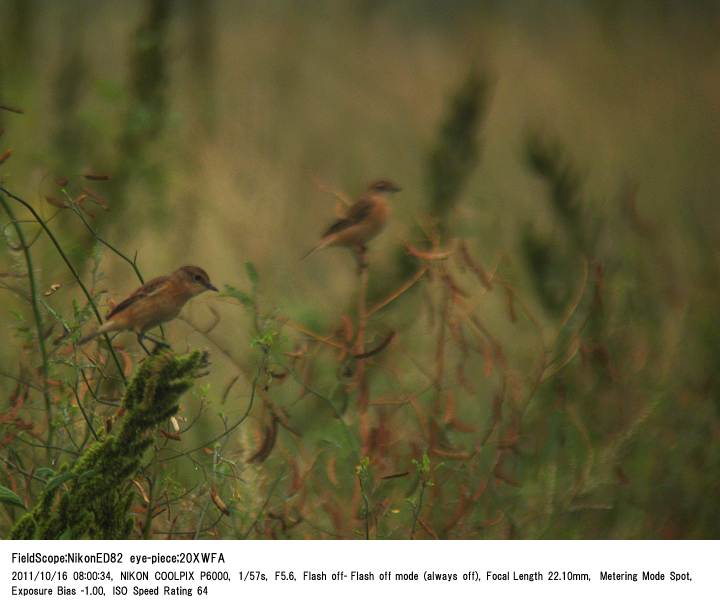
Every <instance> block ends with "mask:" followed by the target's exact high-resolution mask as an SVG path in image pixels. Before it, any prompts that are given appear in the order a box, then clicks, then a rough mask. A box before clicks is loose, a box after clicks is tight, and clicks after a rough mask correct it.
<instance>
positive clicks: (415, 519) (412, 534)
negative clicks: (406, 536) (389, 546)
mask: <svg viewBox="0 0 720 609" xmlns="http://www.w3.org/2000/svg"><path fill="white" fill-rule="evenodd" d="M426 486H427V480H425V477H424V476H423V479H422V486H421V487H420V496H419V497H418V501H417V507H416V508H415V510H414V512H415V513H414V514H413V523H412V530H411V531H410V539H415V529H416V528H417V523H418V519H419V518H420V511H421V510H422V506H423V499H424V497H425V487H426Z"/></svg>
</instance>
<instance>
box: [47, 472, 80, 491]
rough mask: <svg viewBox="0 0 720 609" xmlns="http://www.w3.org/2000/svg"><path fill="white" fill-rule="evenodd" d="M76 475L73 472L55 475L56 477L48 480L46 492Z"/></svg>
mask: <svg viewBox="0 0 720 609" xmlns="http://www.w3.org/2000/svg"><path fill="white" fill-rule="evenodd" d="M74 477H75V474H74V473H73V472H65V473H64V474H60V475H58V476H55V477H54V478H51V479H50V480H48V483H47V485H46V486H45V492H48V491H51V490H53V489H54V488H55V487H57V486H60V485H61V484H62V483H63V482H67V481H68V480H71V479H72V478H74Z"/></svg>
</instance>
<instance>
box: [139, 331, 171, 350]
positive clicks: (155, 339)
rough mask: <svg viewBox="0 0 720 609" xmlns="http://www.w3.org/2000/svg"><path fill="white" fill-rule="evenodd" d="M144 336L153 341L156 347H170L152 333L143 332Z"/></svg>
mask: <svg viewBox="0 0 720 609" xmlns="http://www.w3.org/2000/svg"><path fill="white" fill-rule="evenodd" d="M143 336H144V337H145V338H147V339H149V340H151V341H152V342H154V343H155V344H156V345H157V346H158V347H163V348H164V349H170V345H169V344H168V343H166V342H165V341H164V340H162V339H160V338H155V337H154V336H153V335H152V334H144V335H143Z"/></svg>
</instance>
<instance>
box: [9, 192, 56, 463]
mask: <svg viewBox="0 0 720 609" xmlns="http://www.w3.org/2000/svg"><path fill="white" fill-rule="evenodd" d="M0 204H2V206H3V209H4V210H5V213H7V215H8V216H9V217H10V221H11V222H12V224H13V226H14V227H15V232H16V233H17V236H18V240H19V241H20V247H21V249H22V251H23V255H24V256H25V266H26V267H27V272H28V281H29V283H30V302H31V304H32V310H33V316H34V317H35V327H36V331H37V340H38V346H39V347H40V358H41V360H42V364H41V366H42V376H43V378H42V394H43V400H44V402H45V421H46V424H47V428H48V431H47V447H46V450H47V460H48V462H50V460H51V457H52V449H51V448H50V447H51V446H52V443H53V435H54V430H53V425H52V402H51V401H50V392H49V390H48V377H49V375H50V367H49V365H48V355H47V349H46V347H45V331H44V329H43V323H42V315H41V314H40V306H39V305H38V291H37V285H35V269H34V267H33V263H32V256H31V255H30V247H29V246H28V244H27V241H26V240H25V234H24V233H23V232H22V229H21V228H20V225H19V224H18V221H17V218H16V217H15V214H14V213H13V211H12V209H11V207H10V206H9V205H8V203H7V201H6V200H5V197H3V196H2V195H1V194H0Z"/></svg>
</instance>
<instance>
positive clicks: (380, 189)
mask: <svg viewBox="0 0 720 609" xmlns="http://www.w3.org/2000/svg"><path fill="white" fill-rule="evenodd" d="M400 190H402V189H401V188H400V187H399V186H398V185H397V184H395V183H394V182H393V181H391V180H375V181H373V182H371V183H370V184H369V185H368V187H367V191H366V192H365V194H364V195H363V196H362V197H360V198H359V199H358V200H357V201H356V202H355V203H353V205H351V206H350V207H349V208H348V210H347V211H346V212H345V216H344V217H343V218H340V219H338V220H336V221H335V222H333V223H332V224H331V225H330V226H328V228H327V229H326V230H325V232H324V233H323V234H322V236H321V237H320V241H318V243H317V244H316V245H315V246H314V247H313V248H312V249H311V250H310V251H309V252H307V253H306V254H305V255H304V256H303V257H302V258H301V260H302V259H305V258H307V257H308V256H309V255H310V254H312V253H314V252H317V251H318V250H321V249H324V248H326V247H329V246H331V245H337V246H344V247H351V248H353V249H354V250H355V252H356V254H358V255H359V256H362V254H363V253H364V252H365V247H366V245H367V242H368V241H370V240H371V239H372V238H374V237H376V236H377V235H378V233H380V231H381V230H382V229H383V228H384V226H385V223H386V221H387V218H388V214H389V212H390V206H389V203H388V200H387V195H389V194H393V193H396V192H400ZM359 259H360V258H359Z"/></svg>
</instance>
